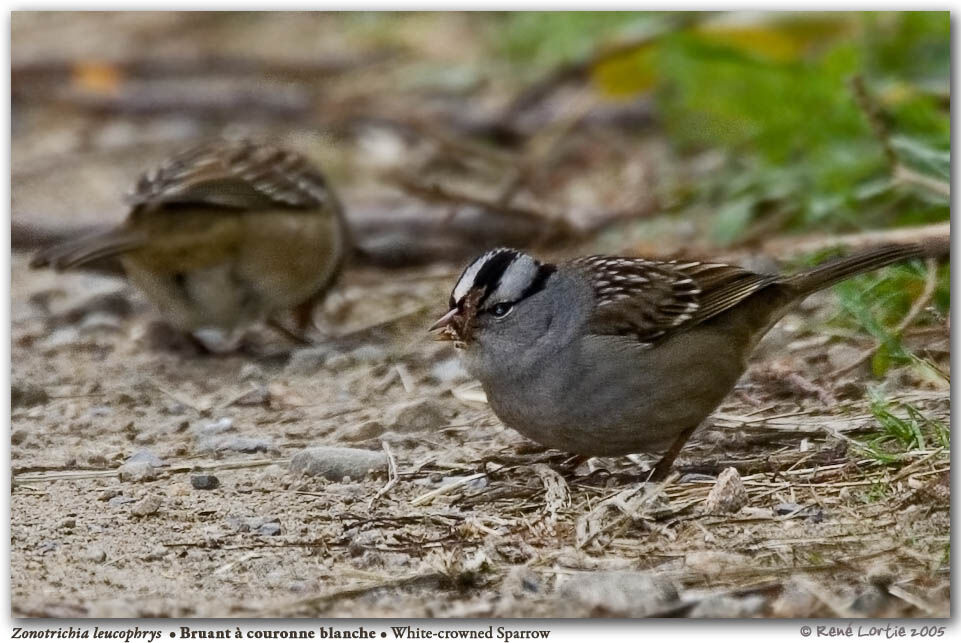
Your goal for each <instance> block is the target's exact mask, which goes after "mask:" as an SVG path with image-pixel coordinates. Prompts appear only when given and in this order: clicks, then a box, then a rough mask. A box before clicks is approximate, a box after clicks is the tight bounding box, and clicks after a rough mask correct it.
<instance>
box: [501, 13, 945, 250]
mask: <svg viewBox="0 0 961 643" xmlns="http://www.w3.org/2000/svg"><path fill="white" fill-rule="evenodd" d="M666 15H667V14H663V13H595V12H559V13H536V12H519V13H510V14H504V15H502V16H501V19H500V20H499V21H497V22H498V25H497V29H496V30H495V31H492V34H493V35H492V37H493V38H494V42H493V50H494V51H495V52H497V53H498V54H499V55H500V56H502V57H503V58H506V59H507V60H509V61H511V62H513V63H514V64H515V65H519V66H525V68H528V69H530V68H533V69H542V68H549V67H551V66H553V65H557V64H559V63H562V62H566V61H570V60H575V59H583V58H585V57H587V56H588V55H589V54H590V53H591V52H593V51H601V50H603V48H604V47H605V46H607V45H610V44H612V43H615V42H622V41H624V40H625V39H628V38H630V37H632V36H636V35H637V34H639V33H646V32H648V31H651V30H652V29H655V28H656V27H657V25H661V24H666ZM594 72H595V73H594V79H595V81H596V84H597V86H598V87H599V88H600V89H601V90H602V91H603V92H605V93H607V94H609V95H610V96H611V97H612V98H625V97H633V96H638V95H646V94H652V96H653V98H654V100H655V102H656V105H657V110H658V114H659V117H660V121H661V122H662V124H663V126H664V128H665V130H666V133H667V134H668V136H669V138H670V140H671V142H672V143H673V144H674V146H675V148H676V149H677V150H678V151H679V153H681V154H682V155H683V154H696V153H698V152H700V151H704V150H716V151H721V152H723V153H724V154H725V157H726V161H725V163H724V166H723V169H722V170H721V171H719V172H714V173H712V175H711V177H710V178H709V179H708V180H701V181H698V184H697V185H695V186H691V189H690V190H688V191H687V194H686V198H684V199H682V200H680V201H679V202H677V203H676V205H675V206H674V209H675V210H677V211H678V212H679V213H683V212H685V210H686V209H687V208H688V207H702V208H703V207H704V206H705V205H706V206H709V207H711V208H713V209H714V210H715V211H716V212H717V216H716V221H715V226H714V232H715V235H716V238H717V240H718V241H721V242H728V243H730V242H735V241H737V240H738V239H739V238H740V237H741V236H742V235H743V234H744V233H745V231H747V230H748V229H749V227H750V226H751V225H752V224H753V223H755V222H757V221H758V220H760V219H763V218H765V217H767V216H777V217H778V220H779V221H780V222H782V223H781V225H780V226H779V227H782V228H787V229H800V230H804V229H812V228H815V227H816V229H818V230H820V231H824V232H832V231H833V232H839V231H846V230H856V229H862V228H876V227H889V226H895V225H907V224H920V223H926V222H932V221H939V220H945V219H947V218H948V217H949V199H948V198H947V197H946V196H945V195H943V194H940V193H938V192H937V191H934V192H932V190H931V189H929V188H926V187H923V186H918V185H916V184H910V183H907V182H905V181H898V180H896V179H895V178H894V176H893V174H892V168H891V167H890V166H889V163H888V160H887V159H886V157H885V153H884V146H883V145H882V141H881V140H880V139H879V136H878V133H877V132H876V131H874V129H872V126H871V123H870V121H869V119H868V118H867V117H866V115H865V114H864V113H863V112H862V110H861V108H859V105H858V102H857V100H856V99H855V96H854V93H853V91H852V89H851V79H852V78H853V77H854V76H860V77H863V78H864V79H865V84H866V86H867V88H868V90H869V91H870V93H871V95H872V97H873V98H874V99H876V101H877V103H878V108H879V110H880V112H881V118H882V120H883V121H884V124H885V125H886V127H887V129H888V131H890V133H891V135H892V136H891V147H892V148H893V149H894V150H895V152H896V153H897V155H898V161H899V162H900V163H902V164H904V165H905V166H907V167H910V168H912V169H914V170H916V171H918V172H921V173H922V174H924V175H926V176H928V175H931V176H933V177H934V178H935V179H937V180H938V181H943V182H947V181H948V180H949V179H948V173H949V169H950V95H949V78H950V19H949V14H948V13H947V12H902V13H898V12H881V13H878V12H857V13H854V12H851V13H840V12H839V13H780V12H770V13H757V12H734V13H730V14H720V15H718V14H710V15H707V14H703V15H702V19H701V20H700V21H698V22H697V23H696V24H694V25H693V26H690V27H687V28H683V29H673V30H672V29H669V28H666V29H665V33H664V35H663V36H662V37H660V38H656V39H653V40H652V41H651V43H650V44H649V45H647V46H642V47H639V48H637V49H634V50H632V51H630V52H629V53H627V54H625V55H623V56H620V57H618V58H615V59H605V60H603V61H602V62H600V63H599V64H598V65H597V68H596V69H595V70H594Z"/></svg>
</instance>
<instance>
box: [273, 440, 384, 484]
mask: <svg viewBox="0 0 961 643" xmlns="http://www.w3.org/2000/svg"><path fill="white" fill-rule="evenodd" d="M385 466H387V456H386V455H384V453H383V452H382V451H367V450H365V449H349V448H346V447H310V448H307V449H303V450H302V451H299V452H298V453H296V454H295V455H294V457H293V458H291V460H290V470H291V471H293V472H294V473H301V474H304V475H308V476H321V477H323V478H327V479H328V480H333V481H338V482H339V481H340V480H343V479H344V478H345V477H350V478H351V479H353V480H359V479H361V478H363V477H364V476H365V475H367V473H368V472H370V471H373V470H374V469H380V468H382V467H385Z"/></svg>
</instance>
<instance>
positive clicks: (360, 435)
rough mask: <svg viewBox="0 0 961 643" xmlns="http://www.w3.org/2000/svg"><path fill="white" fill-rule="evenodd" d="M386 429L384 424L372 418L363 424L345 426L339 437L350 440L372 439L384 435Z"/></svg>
mask: <svg viewBox="0 0 961 643" xmlns="http://www.w3.org/2000/svg"><path fill="white" fill-rule="evenodd" d="M384 431H386V429H385V428H384V425H383V424H381V423H380V422H377V421H376V420H371V421H369V422H364V423H363V424H357V425H354V426H348V427H345V428H344V429H343V430H342V431H341V433H340V436H339V437H340V438H341V439H343V440H347V441H349V442H359V441H361V440H370V439H372V438H376V437H379V436H381V435H383V433H384Z"/></svg>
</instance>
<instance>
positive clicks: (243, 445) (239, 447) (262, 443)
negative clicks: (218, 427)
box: [197, 435, 273, 453]
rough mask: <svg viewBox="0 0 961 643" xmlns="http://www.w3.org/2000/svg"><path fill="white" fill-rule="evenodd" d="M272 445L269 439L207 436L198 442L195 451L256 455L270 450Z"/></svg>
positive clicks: (239, 436) (240, 436)
mask: <svg viewBox="0 0 961 643" xmlns="http://www.w3.org/2000/svg"><path fill="white" fill-rule="evenodd" d="M272 444H273V443H272V442H271V440H270V438H258V437H248V436H243V435H236V436H222V435H217V436H209V437H205V438H202V439H201V440H198V442H197V449H198V450H200V451H238V452H240V453H258V452H263V451H268V450H270V447H271V445H272Z"/></svg>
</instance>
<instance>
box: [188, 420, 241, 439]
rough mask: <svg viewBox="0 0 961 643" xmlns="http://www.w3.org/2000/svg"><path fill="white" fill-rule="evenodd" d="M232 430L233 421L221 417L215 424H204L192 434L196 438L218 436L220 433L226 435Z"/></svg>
mask: <svg viewBox="0 0 961 643" xmlns="http://www.w3.org/2000/svg"><path fill="white" fill-rule="evenodd" d="M233 428H234V421H233V419H232V418H227V417H223V418H220V419H219V420H217V421H216V422H208V423H207V424H204V425H203V426H202V427H200V428H199V429H196V430H195V431H194V433H196V434H197V435H198V436H200V435H219V434H221V433H226V432H227V431H230V430H231V429H233Z"/></svg>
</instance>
